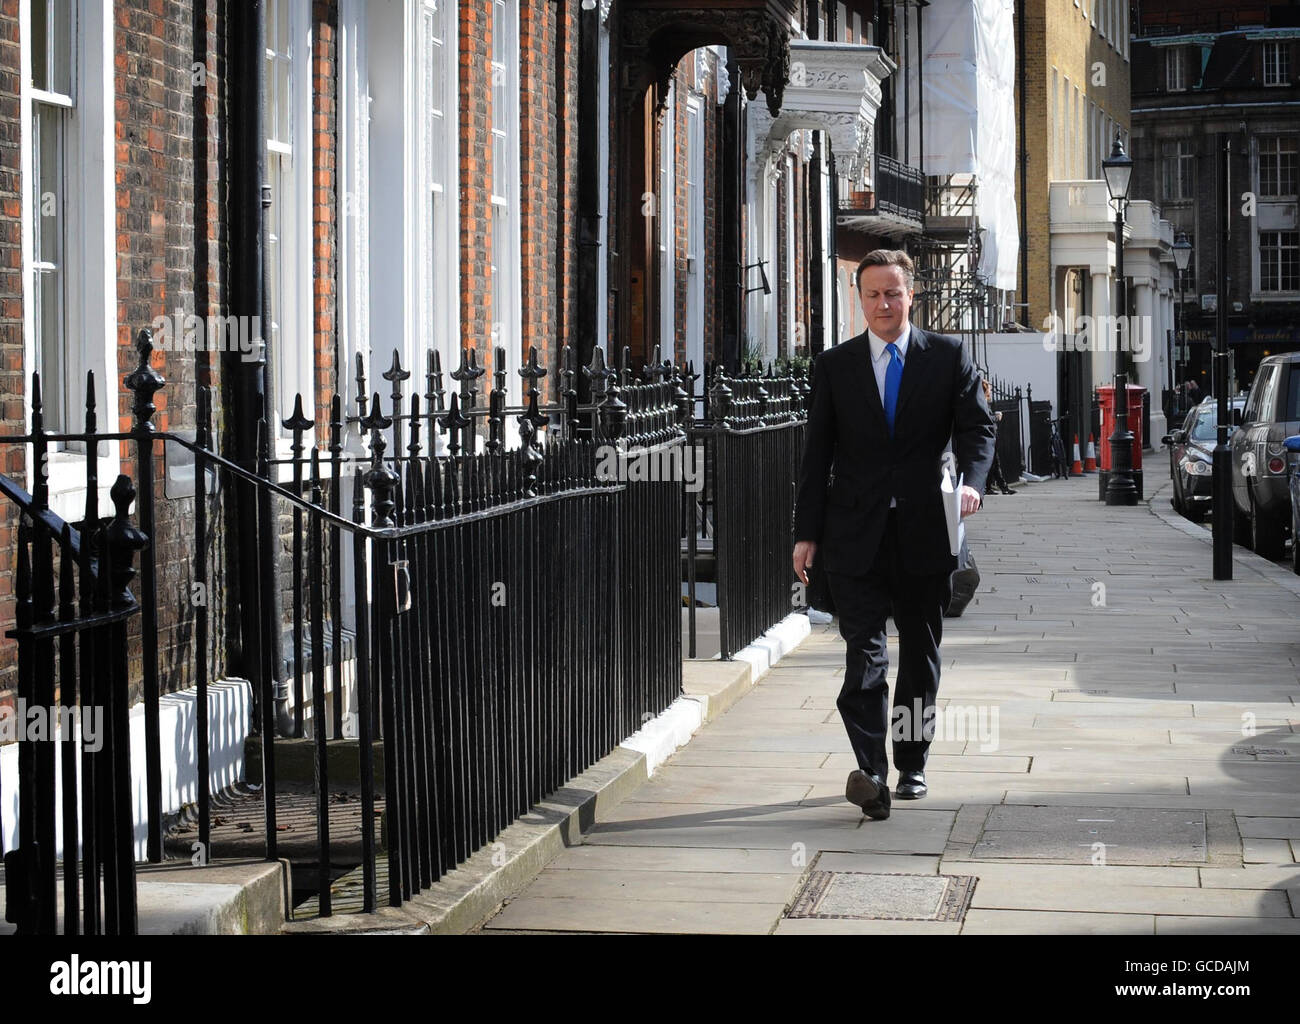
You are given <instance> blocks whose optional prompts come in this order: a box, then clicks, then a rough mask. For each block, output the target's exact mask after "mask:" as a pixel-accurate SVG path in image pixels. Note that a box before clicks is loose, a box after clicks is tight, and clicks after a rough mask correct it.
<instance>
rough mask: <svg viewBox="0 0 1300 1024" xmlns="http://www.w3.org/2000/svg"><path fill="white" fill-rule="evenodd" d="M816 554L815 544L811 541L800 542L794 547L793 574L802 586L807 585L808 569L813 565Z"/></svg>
mask: <svg viewBox="0 0 1300 1024" xmlns="http://www.w3.org/2000/svg"><path fill="white" fill-rule="evenodd" d="M815 554H817V544H816V542H815V541H811V540H801V541H799V542H798V543H797V544H795V546H794V574H795V575H796V576H798V577H799V579H800V581H801V582H802V583H803V585H804V586H807V585H808V567H809V566H810V565H812V564H813V556H814V555H815Z"/></svg>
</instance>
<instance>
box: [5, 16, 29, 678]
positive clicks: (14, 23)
mask: <svg viewBox="0 0 1300 1024" xmlns="http://www.w3.org/2000/svg"><path fill="white" fill-rule="evenodd" d="M20 2H21V0H0V430H2V431H3V432H4V433H6V434H17V433H22V432H23V430H24V428H25V426H26V424H25V423H24V418H23V284H22V189H23V182H22V174H21V167H20V163H19V152H20V148H19V143H20V140H21V130H22V121H21V118H20V115H19V95H20V82H19V80H18V68H19V55H20V52H21V51H20V40H19V38H18V5H19V3H20ZM0 459H3V463H2V464H0V472H3V473H4V474H5V475H7V476H9V477H12V478H13V479H15V480H17V481H18V482H19V483H24V482H25V476H26V471H25V465H24V461H23V453H22V449H21V448H20V447H18V446H13V445H6V446H5V448H4V451H3V455H0ZM16 523H17V517H16V516H15V515H14V512H13V506H12V505H10V503H9V502H7V501H6V502H0V622H3V623H9V622H12V621H13V615H14V600H13V575H12V570H13V567H12V559H13V551H14V542H15V540H16V539H17V538H16V530H15V524H16ZM16 672H17V649H16V647H15V645H14V642H13V641H12V640H9V639H5V638H0V700H3V699H4V698H5V697H6V691H12V689H13V687H14V685H15V682H16V680H15V676H16Z"/></svg>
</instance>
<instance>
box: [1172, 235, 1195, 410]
mask: <svg viewBox="0 0 1300 1024" xmlns="http://www.w3.org/2000/svg"><path fill="white" fill-rule="evenodd" d="M1191 262H1192V243H1191V242H1189V241H1188V240H1187V232H1186V231H1180V232H1178V241H1176V242H1174V266H1175V267H1177V268H1178V318H1177V319H1178V325H1177V327H1178V329H1177V331H1176V332H1175V333H1176V334H1177V335H1178V355H1179V357H1180V358H1185V356H1184V353H1186V351H1187V306H1186V302H1187V297H1186V295H1185V294H1184V291H1185V289H1186V287H1187V267H1188V265H1189V264H1190V263H1191ZM1177 362H1178V360H1175V367H1176V365H1177ZM1184 369H1186V365H1185V364H1184ZM1174 378H1175V380H1176V381H1178V382H1181V381H1182V379H1183V377H1182V371H1181V370H1179V371H1177V372H1176V373H1175V375H1174ZM1176 395H1177V392H1175V396H1176ZM1182 407H1183V403H1182V402H1179V403H1178V405H1177V408H1178V410H1179V411H1180V412H1181V411H1182Z"/></svg>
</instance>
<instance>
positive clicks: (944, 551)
mask: <svg viewBox="0 0 1300 1024" xmlns="http://www.w3.org/2000/svg"><path fill="white" fill-rule="evenodd" d="M812 388H813V390H812V405H811V407H810V409H809V413H808V424H807V436H806V441H805V446H804V454H803V464H802V466H801V468H800V472H799V490H798V494H797V497H796V501H795V512H794V539H795V540H796V541H800V540H811V541H816V542H817V554H816V555H815V556H814V565H816V564H817V563H818V562H820V563H821V565H820V566H818V568H819V569H820V571H822V572H838V573H845V574H848V575H853V576H860V575H863V574H865V573H867V572H868V571H869V570H870V569H871V564H872V562H873V560H874V558H875V555H876V551H877V549H878V548H879V547H880V538H881V536H882V534H883V532H884V529H885V519H886V516H887V514H888V512H889V499H890V498H891V497H893V498H896V499H897V500H898V525H899V544H900V546H901V548H902V551H901V555H902V559H903V567H904V569H905V570H906V571H907V572H910V573H916V574H920V573H945V572H952V571H953V570H954V569H956V568H957V559H956V557H955V556H953V555H950V554H949V553H948V526H947V520H946V518H945V516H944V511H943V500H942V497H941V495H940V491H939V481H940V476H941V469H942V465H943V461H942V460H943V452H944V449H945V448H946V447H947V444H948V440H949V438H951V439H952V450H953V454H954V455H955V456H956V463H957V471H958V472H959V473H963V474H965V481H964V482H965V483H966V484H967V485H969V486H971V487H973V488H975V490H976V491H977V492H979V493H980V494H983V492H984V482H985V478H986V477H987V476H988V472H989V466H990V465H991V464H992V462H993V450H994V440H995V438H996V428H995V425H994V420H993V415H992V413H991V412H990V411H989V407H988V404H987V403H986V402H985V401H984V391H983V389H982V387H981V386H980V381H979V376H978V374H977V373H976V372H975V367H974V366H973V365H972V363H971V361H970V357H969V356H968V355H967V354H966V350H965V347H964V346H963V345H962V343H961V341H959V340H958V339H957V338H952V337H949V336H947V335H944V334H932V333H930V332H928V331H922V330H921V329H920V328H918V327H917V326H916V325H915V324H913V325H912V333H911V339H910V341H909V342H908V346H907V358H906V360H905V361H904V364H903V379H902V382H901V383H900V385H899V393H898V406H897V409H896V410H895V416H894V426H895V431H894V437H893V438H892V439H891V438H890V436H889V428H888V426H887V425H886V423H885V409H884V405H883V404H882V403H881V401H880V392H879V391H878V390H877V385H876V376H875V373H874V371H873V370H872V367H871V345H870V342H869V341H868V339H867V335H866V334H865V333H864V334H860V335H858V336H857V337H856V338H853V339H851V340H849V341H846V342H843V343H841V344H839V345H836V346H834V347H832V348H828V349H826V350H825V351H823V352H822V353H820V354H819V355H818V356H817V358H816V360H815V361H814V362H813V385H812Z"/></svg>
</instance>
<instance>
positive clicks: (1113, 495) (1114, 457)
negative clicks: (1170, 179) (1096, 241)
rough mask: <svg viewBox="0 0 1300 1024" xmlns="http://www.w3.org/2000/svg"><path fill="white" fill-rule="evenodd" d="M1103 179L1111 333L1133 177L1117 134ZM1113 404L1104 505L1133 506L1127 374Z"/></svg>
mask: <svg viewBox="0 0 1300 1024" xmlns="http://www.w3.org/2000/svg"><path fill="white" fill-rule="evenodd" d="M1101 171H1102V174H1104V175H1105V177H1106V190H1107V191H1108V192H1109V193H1110V201H1111V204H1112V205H1113V206H1114V207H1115V276H1116V278H1117V280H1116V282H1115V294H1116V300H1115V301H1116V309H1117V311H1118V314H1117V316H1116V318H1115V330H1116V332H1117V334H1118V332H1119V329H1120V327H1119V325H1120V324H1122V323H1125V322H1126V320H1127V314H1128V309H1127V308H1126V307H1127V304H1126V302H1125V299H1126V295H1125V293H1124V211H1125V210H1126V209H1127V208H1128V186H1129V181H1130V180H1131V179H1132V177H1133V161H1132V159H1131V158H1130V157H1129V156H1128V154H1127V153H1125V152H1124V143H1123V142H1121V141H1120V136H1119V133H1118V132H1116V134H1115V145H1114V147H1113V148H1112V149H1111V151H1110V156H1109V157H1107V158H1106V159H1105V160H1103V161H1102V162H1101ZM1115 340H1116V342H1117V344H1116V345H1115V365H1116V367H1117V368H1118V366H1119V362H1120V345H1119V344H1118V342H1119V341H1120V338H1119V337H1118V336H1117V337H1116V339H1115ZM1113 396H1114V401H1115V432H1114V433H1113V434H1111V436H1110V477H1109V479H1108V480H1107V481H1106V504H1107V505H1136V504H1137V496H1138V495H1137V484H1136V483H1134V481H1133V432H1132V431H1131V430H1129V428H1128V375H1127V374H1125V373H1116V374H1115V387H1114V391H1113Z"/></svg>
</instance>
